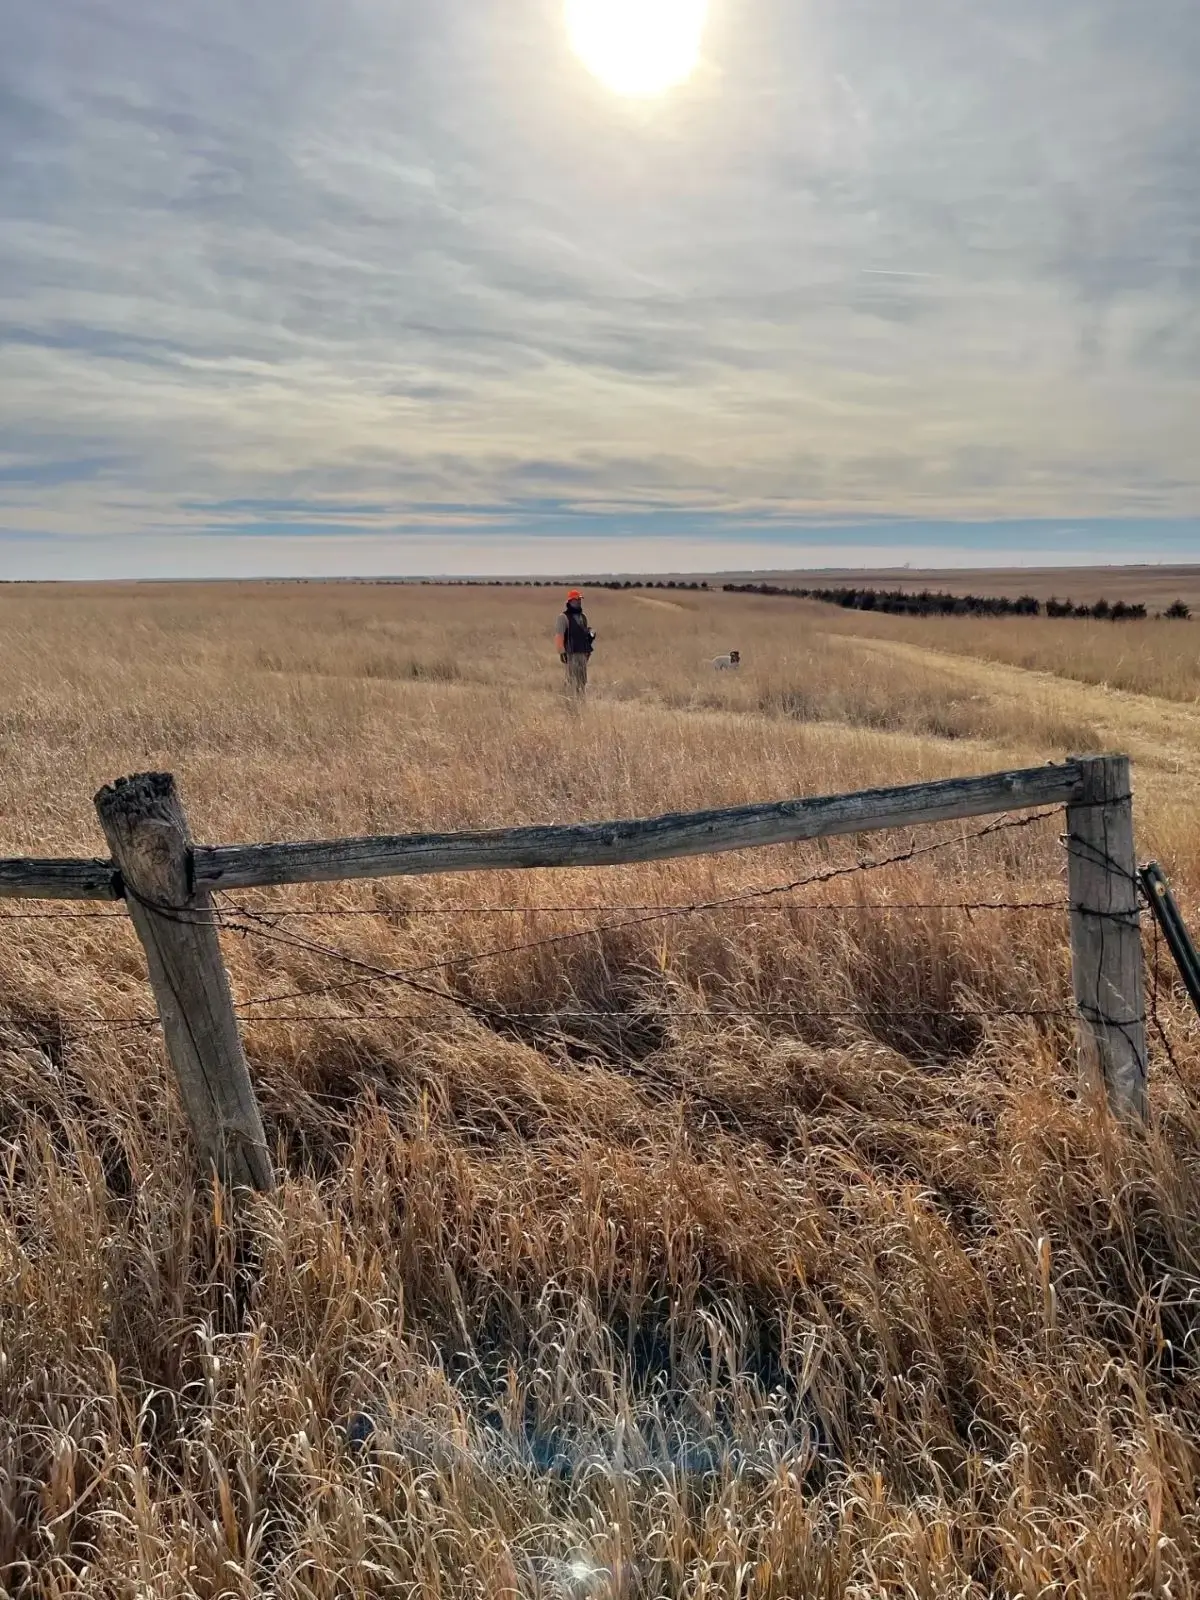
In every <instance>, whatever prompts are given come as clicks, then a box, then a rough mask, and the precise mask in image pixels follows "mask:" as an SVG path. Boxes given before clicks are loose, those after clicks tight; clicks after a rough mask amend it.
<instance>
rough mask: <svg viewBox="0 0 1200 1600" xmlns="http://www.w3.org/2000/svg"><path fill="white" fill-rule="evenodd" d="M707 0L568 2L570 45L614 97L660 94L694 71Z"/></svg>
mask: <svg viewBox="0 0 1200 1600" xmlns="http://www.w3.org/2000/svg"><path fill="white" fill-rule="evenodd" d="M707 11H708V0H567V32H568V34H569V35H570V39H571V45H572V47H573V49H574V51H575V53H576V55H577V56H578V57H579V58H580V60H581V61H582V62H583V63H584V65H585V66H586V67H587V68H588V70H589V71H590V72H592V73H593V74H594V75H595V76H596V77H597V78H599V80H600V82H601V83H603V84H606V85H607V86H608V88H610V89H612V90H613V92H614V93H616V94H620V95H630V96H634V95H637V96H648V95H656V94H663V93H665V91H666V90H668V89H673V88H675V87H676V86H677V85H678V84H681V83H684V82H686V80H687V79H688V78H690V77H691V75H692V73H693V72H694V71H695V70H696V64H697V62H698V61H699V59H700V44H701V41H702V39H703V37H704V21H705V15H706V13H707Z"/></svg>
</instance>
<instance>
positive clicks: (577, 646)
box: [554, 589, 596, 695]
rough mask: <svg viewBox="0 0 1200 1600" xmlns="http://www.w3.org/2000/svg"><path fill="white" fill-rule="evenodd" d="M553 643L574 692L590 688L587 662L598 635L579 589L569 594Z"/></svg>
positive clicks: (578, 692)
mask: <svg viewBox="0 0 1200 1600" xmlns="http://www.w3.org/2000/svg"><path fill="white" fill-rule="evenodd" d="M554 643H555V646H556V648H557V650H558V658H559V660H560V661H561V662H562V664H563V666H564V667H566V669H567V688H568V689H569V690H570V691H571V693H572V694H576V695H582V694H583V692H584V691H585V690H586V688H587V681H588V661H589V659H590V657H591V654H592V650H593V648H594V646H595V643H596V635H595V634H594V633H593V632H592V630H591V628H589V627H588V619H587V618H586V617H585V616H584V614H583V596H582V595H581V594H580V592H579V590H578V589H572V590H571V592H570V594H569V595H568V596H567V605H566V609H565V610H564V611H563V613H562V615H561V616H560V617H559V619H558V631H557V633H556V635H555V639H554Z"/></svg>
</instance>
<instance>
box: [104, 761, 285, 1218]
mask: <svg viewBox="0 0 1200 1600" xmlns="http://www.w3.org/2000/svg"><path fill="white" fill-rule="evenodd" d="M96 810H97V811H98V813H99V815H100V821H101V824H102V825H103V828H104V833H105V837H106V838H107V839H108V842H109V845H110V846H111V848H112V853H113V857H114V859H115V861H116V864H117V866H118V868H119V869H120V872H121V878H122V881H123V883H124V888H125V900H126V904H127V905H128V908H129V914H130V916H131V917H132V918H133V925H134V927H135V928H136V929H137V933H138V937H139V938H140V939H141V941H142V944H143V945H144V946H145V950H146V960H147V962H148V964H149V968H150V982H151V985H152V986H153V989H154V998H155V1000H156V1002H157V1004H158V1014H159V1017H160V1018H161V1020H162V1026H163V1033H164V1035H165V1038H166V1044H167V1053H168V1055H169V1056H170V1059H171V1065H172V1066H173V1067H174V1069H175V1075H176V1077H177V1078H178V1080H179V1087H180V1090H181V1092H182V1095H183V1103H184V1107H185V1109H186V1111H187V1115H188V1120H189V1121H190V1123H191V1126H192V1133H193V1135H194V1137H195V1140H196V1144H197V1146H198V1148H199V1151H200V1155H201V1159H202V1160H203V1161H204V1162H205V1163H206V1164H208V1165H210V1166H213V1167H215V1168H216V1170H217V1172H218V1174H219V1175H220V1176H221V1178H222V1179H226V1180H228V1181H229V1182H231V1183H234V1184H240V1185H243V1186H249V1187H251V1188H254V1189H261V1190H269V1189H272V1188H274V1185H275V1178H274V1173H273V1172H272V1169H271V1160H270V1152H269V1150H268V1148H267V1142H266V1137H265V1135H264V1132H263V1125H262V1118H261V1116H260V1115H259V1110H258V1103H257V1101H256V1100H255V1097H254V1088H253V1085H252V1084H251V1081H250V1071H249V1068H248V1067H247V1065H246V1056H245V1053H244V1051H243V1049H242V1041H241V1036H240V1034H239V1032H238V1025H237V1018H236V1017H235V1015H234V1010H233V995H232V992H231V990H230V987H229V976H228V974H227V973H226V971H225V964H224V962H223V960H222V958H221V947H220V944H219V942H218V940H217V930H216V924H215V919H214V915H213V904H212V897H211V896H210V895H209V894H208V892H207V891H201V892H200V893H196V892H195V889H194V885H193V882H192V841H191V836H190V834H189V832H188V825H187V818H186V816H185V815H184V810H183V805H182V803H181V801H180V799H179V795H178V793H177V791H176V788H175V780H174V778H172V777H170V776H168V775H167V774H165V773H158V772H146V773H140V774H138V775H137V776H136V777H132V778H121V779H118V781H117V782H116V783H114V784H112V785H111V787H109V788H105V789H101V791H100V793H99V794H98V795H97V796H96Z"/></svg>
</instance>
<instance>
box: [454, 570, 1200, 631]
mask: <svg viewBox="0 0 1200 1600" xmlns="http://www.w3.org/2000/svg"><path fill="white" fill-rule="evenodd" d="M458 583H459V586H460V587H462V588H471V589H473V588H483V589H561V588H562V580H561V579H559V578H465V579H459V580H458ZM721 587H722V589H723V590H724V591H725V593H726V594H778V595H790V596H791V597H792V598H793V599H797V600H821V601H823V602H824V603H825V604H826V605H831V606H841V607H842V608H843V609H844V610H847V611H886V612H889V613H891V614H892V615H894V616H902V617H1041V616H1046V617H1091V618H1094V619H1096V620H1099V621H1101V622H1144V621H1145V620H1146V618H1147V617H1148V616H1149V612H1148V611H1147V610H1146V607H1145V606H1144V605H1142V604H1141V602H1140V601H1139V602H1138V603H1137V604H1135V605H1130V604H1129V603H1128V601H1125V600H1117V601H1116V602H1115V603H1113V604H1111V605H1110V604H1109V602H1108V601H1107V600H1097V601H1096V603H1095V605H1092V606H1077V605H1075V604H1074V602H1073V601H1071V600H1056V599H1054V598H1053V597H1051V598H1050V599H1049V600H1046V601H1042V600H1039V599H1037V597H1036V596H1035V595H1031V594H1024V595H1020V596H1019V597H1017V598H1016V599H1013V598H1011V597H1010V596H1007V595H980V594H944V593H942V591H941V590H937V591H934V590H932V589H922V590H921V591H920V592H919V593H917V594H908V593H906V592H905V591H904V590H903V589H850V588H837V589H787V588H784V587H782V586H781V585H780V584H777V583H724V584H722V585H721ZM588 588H589V589H695V590H705V591H707V590H708V588H709V585H708V584H707V583H705V582H703V581H701V580H697V579H694V578H692V579H687V578H654V579H638V578H603V579H600V580H598V581H596V582H592V583H589V584H588ZM1191 614H1192V613H1191V608H1190V607H1189V606H1187V605H1185V604H1184V602H1183V601H1182V600H1176V602H1175V604H1174V605H1172V606H1168V607H1167V609H1166V610H1165V611H1156V612H1155V617H1156V618H1158V619H1164V618H1165V619H1166V620H1168V621H1171V622H1186V621H1187V620H1188V618H1189V617H1190V616H1191Z"/></svg>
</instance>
